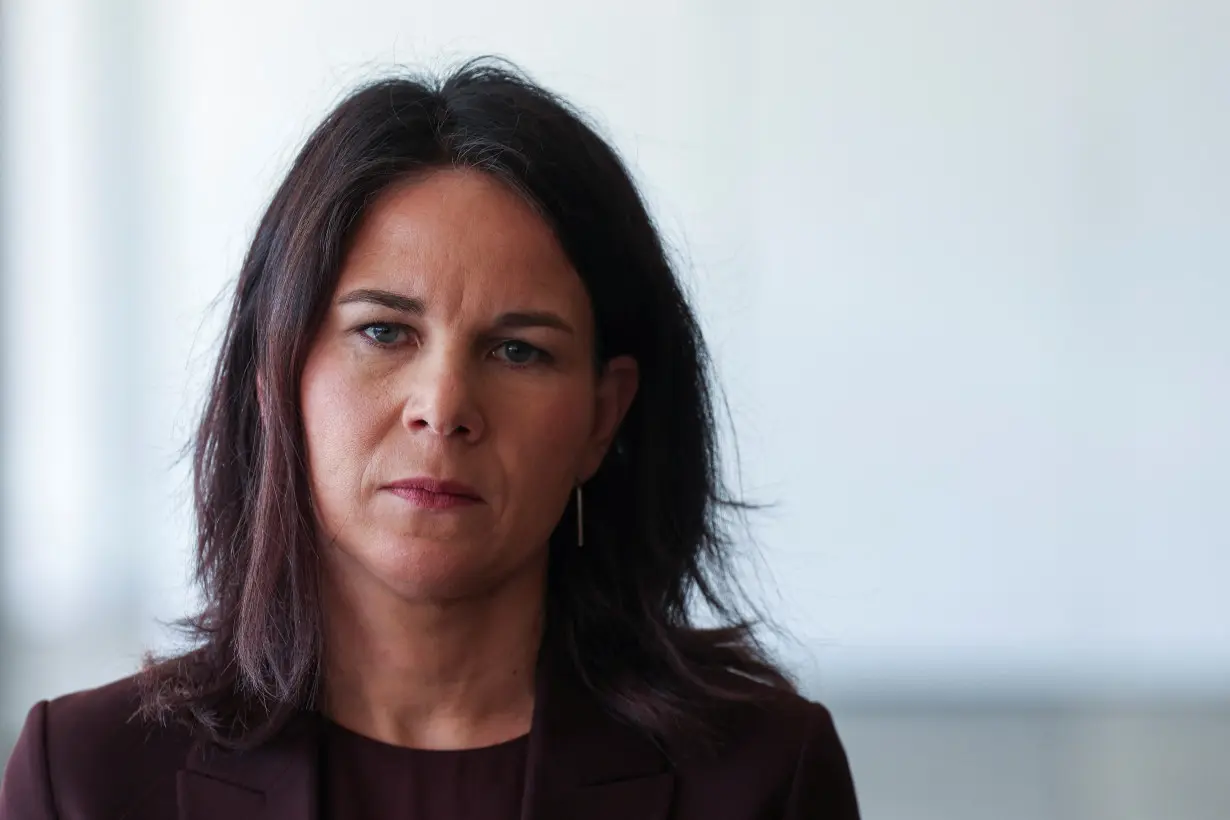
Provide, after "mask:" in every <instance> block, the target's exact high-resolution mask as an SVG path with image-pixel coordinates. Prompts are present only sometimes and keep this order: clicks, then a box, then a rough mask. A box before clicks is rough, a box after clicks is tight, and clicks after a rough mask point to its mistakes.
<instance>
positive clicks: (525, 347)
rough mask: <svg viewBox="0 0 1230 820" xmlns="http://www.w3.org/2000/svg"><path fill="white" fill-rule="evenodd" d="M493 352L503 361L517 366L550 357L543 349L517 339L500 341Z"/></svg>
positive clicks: (523, 365)
mask: <svg viewBox="0 0 1230 820" xmlns="http://www.w3.org/2000/svg"><path fill="white" fill-rule="evenodd" d="M494 352H495V353H496V354H497V355H498V356H500V357H501V358H503V359H504V361H506V362H508V363H509V364H511V365H515V366H517V367H525V366H527V365H531V364H534V363H535V362H540V361H546V360H547V359H549V358H550V357H549V356H548V355H547V352H546V351H545V350H542V349H540V348H537V347H534V346H533V345H532V344H529V343H528V342H522V341H519V340H517V339H509V340H508V341H506V342H501V343H500V344H499V346H498V347H496V349H495V351H494Z"/></svg>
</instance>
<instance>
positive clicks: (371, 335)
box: [358, 322, 406, 347]
mask: <svg viewBox="0 0 1230 820" xmlns="http://www.w3.org/2000/svg"><path fill="white" fill-rule="evenodd" d="M358 330H359V332H360V333H362V334H363V335H364V336H365V337H366V338H367V339H368V340H369V341H370V342H372V343H373V344H376V345H379V346H381V347H391V346H393V345H395V344H397V343H398V342H399V341H400V340H401V337H402V336H404V335H405V332H406V328H405V327H403V326H402V325H394V324H388V323H384V322H374V323H372V324H368V325H363V326H362V327H360V328H359V329H358Z"/></svg>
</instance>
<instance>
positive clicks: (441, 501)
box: [384, 477, 483, 507]
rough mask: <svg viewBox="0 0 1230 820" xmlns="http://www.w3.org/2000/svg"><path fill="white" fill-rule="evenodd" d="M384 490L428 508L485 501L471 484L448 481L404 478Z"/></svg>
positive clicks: (387, 485) (386, 486) (388, 485)
mask: <svg viewBox="0 0 1230 820" xmlns="http://www.w3.org/2000/svg"><path fill="white" fill-rule="evenodd" d="M384 489H386V490H388V491H390V492H392V493H393V494H395V495H397V496H399V497H401V498H404V499H406V500H407V501H412V502H415V503H416V504H419V505H420V506H426V507H449V506H456V505H458V504H474V503H478V502H481V501H482V500H483V497H482V495H481V494H480V493H479V492H478V490H477V489H475V488H474V487H471V486H470V485H469V484H464V483H462V482H460V481H451V480H447V479H437V478H426V477H422V478H403V479H400V480H398V481H393V482H391V483H389V484H386V485H385V487H384Z"/></svg>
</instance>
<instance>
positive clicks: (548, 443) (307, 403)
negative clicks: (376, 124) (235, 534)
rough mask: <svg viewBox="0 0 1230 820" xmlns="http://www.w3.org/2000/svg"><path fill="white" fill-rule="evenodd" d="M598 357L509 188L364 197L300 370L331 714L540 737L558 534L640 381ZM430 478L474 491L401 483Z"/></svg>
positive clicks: (590, 333) (560, 270) (441, 187)
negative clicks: (442, 503)
mask: <svg viewBox="0 0 1230 820" xmlns="http://www.w3.org/2000/svg"><path fill="white" fill-rule="evenodd" d="M399 300H400V304H397V302H398V301H399ZM513 314H521V315H523V316H522V319H521V320H520V321H517V320H512V321H510V320H509V318H508V317H509V316H510V315H513ZM525 314H529V315H530V316H531V317H533V319H532V321H529V320H526V319H525V318H524V315H525ZM543 317H549V318H548V319H547V320H546V321H543ZM553 325H557V326H553ZM593 350H594V326H593V313H592V307H591V305H590V302H589V297H588V294H587V292H586V290H585V287H584V285H583V283H582V281H581V279H580V277H579V276H578V275H577V273H576V271H575V270H574V269H573V268H572V266H571V264H570V262H569V261H568V259H567V256H566V255H565V254H564V251H563V249H562V248H561V247H560V245H559V243H558V241H557V240H556V238H555V236H554V234H553V232H552V230H551V229H550V227H549V226H548V225H547V224H546V223H545V222H544V221H543V220H542V218H541V217H539V216H538V214H537V213H536V212H535V211H534V209H533V208H532V207H531V206H530V205H529V204H527V203H526V202H525V201H524V200H523V199H522V198H521V197H520V196H519V195H518V194H516V193H515V192H513V191H512V190H511V189H509V188H508V187H507V186H505V185H504V184H502V183H501V182H499V181H498V180H496V179H494V178H492V177H490V176H488V175H485V174H482V173H480V172H476V171H466V170H452V169H450V170H441V171H436V172H433V173H431V174H429V175H427V176H426V177H422V178H418V179H415V180H411V181H407V182H405V183H403V184H401V185H399V186H396V187H394V188H393V189H391V190H389V191H387V192H385V194H384V195H383V196H382V197H381V198H379V199H378V200H376V202H375V203H373V205H372V206H371V207H370V209H369V210H368V212H367V214H366V216H365V218H364V221H363V223H362V224H361V225H360V227H359V229H358V232H357V234H356V236H355V239H354V242H353V244H352V246H351V249H350V251H349V253H348V255H347V257H346V260H345V263H344V265H343V268H342V271H341V274H340V277H339V281H338V283H337V287H336V289H335V292H334V293H333V295H332V298H331V300H330V303H329V307H328V310H327V313H326V315H325V317H324V320H323V322H322V324H321V326H320V328H319V331H318V332H317V335H316V337H315V338H314V340H313V343H312V347H311V349H310V352H309V354H308V358H307V361H306V364H305V367H304V372H303V376H302V380H301V394H300V401H301V407H302V412H303V420H304V432H305V437H306V444H307V451H308V472H309V478H310V482H311V487H312V495H313V502H314V504H315V508H316V514H317V524H318V530H319V540H320V544H321V555H322V570H323V571H322V578H323V586H324V600H325V612H324V615H325V624H326V645H325V657H324V664H325V676H324V679H325V686H324V711H325V712H326V714H328V715H329V716H330V717H331V719H333V720H335V721H336V722H338V723H340V724H342V725H343V726H346V727H347V728H349V729H351V730H353V731H356V732H359V733H361V734H365V735H367V736H369V737H373V738H376V739H378V740H382V741H384V742H387V743H394V744H397V745H402V746H413V747H419V748H437V749H458V748H473V747H477V746H484V745H490V744H493V743H499V742H502V741H504V740H508V739H511V738H513V737H516V736H518V735H521V734H524V733H525V732H526V731H528V729H529V723H530V718H531V715H532V712H533V666H534V661H535V658H536V655H537V651H538V645H539V640H540V635H541V629H542V617H543V596H544V589H545V577H546V566H547V543H548V538H549V536H550V534H551V532H552V531H553V530H554V528H555V527H556V525H557V523H558V522H559V520H560V517H561V516H562V514H563V513H564V511H565V509H566V508H567V506H568V504H569V503H570V502H571V500H572V497H573V491H574V488H575V487H576V486H577V485H578V484H583V483H584V481H585V480H586V479H588V478H589V477H590V476H592V475H593V474H594V472H596V471H597V469H598V467H599V465H600V464H601V462H602V459H603V457H604V456H605V454H606V452H607V450H608V448H609V447H610V444H611V441H612V439H613V438H614V435H615V432H616V430H617V428H618V426H619V423H620V422H621V421H622V419H623V417H624V415H625V413H626V412H627V409H628V407H629V405H630V404H631V402H632V399H633V396H634V395H635V392H636V384H637V368H636V363H635V361H633V360H632V359H630V358H628V357H617V358H614V359H612V360H611V361H609V362H608V363H606V364H605V365H604V366H603V367H602V368H601V369H599V368H598V367H597V366H596V365H595V364H594V359H593ZM416 477H430V478H436V479H449V480H456V481H461V482H464V483H465V484H468V485H470V486H472V487H474V488H475V489H477V490H478V493H479V495H480V496H481V501H480V502H478V503H473V504H469V505H466V506H461V507H454V508H449V509H443V510H440V509H430V508H427V507H425V506H422V505H420V504H416V503H415V502H414V501H412V500H407V499H405V498H402V497H399V496H398V495H396V494H394V493H392V492H391V491H389V489H388V488H387V485H388V483H389V482H392V481H395V480H399V479H406V478H416ZM582 549H583V547H582Z"/></svg>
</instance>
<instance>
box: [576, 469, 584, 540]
mask: <svg viewBox="0 0 1230 820" xmlns="http://www.w3.org/2000/svg"><path fill="white" fill-rule="evenodd" d="M577 546H578V547H583V546H585V510H584V507H583V506H582V502H581V485H580V484H578V485H577Z"/></svg>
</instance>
